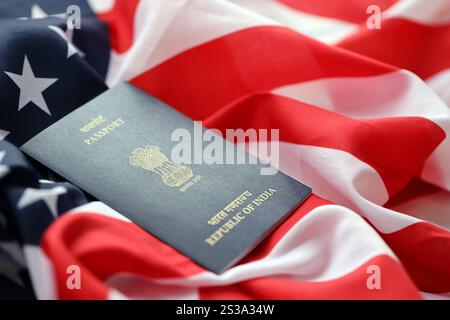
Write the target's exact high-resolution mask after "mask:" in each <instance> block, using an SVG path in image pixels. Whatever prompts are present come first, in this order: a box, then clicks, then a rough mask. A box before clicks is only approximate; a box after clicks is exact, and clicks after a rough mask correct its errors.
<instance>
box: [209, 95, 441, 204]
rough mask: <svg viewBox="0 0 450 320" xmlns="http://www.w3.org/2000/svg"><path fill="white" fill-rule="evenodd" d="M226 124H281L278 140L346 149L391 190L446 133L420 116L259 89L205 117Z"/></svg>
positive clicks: (215, 124)
mask: <svg viewBox="0 0 450 320" xmlns="http://www.w3.org/2000/svg"><path fill="white" fill-rule="evenodd" d="M204 124H205V125H206V126H207V127H210V128H218V129H220V130H222V132H223V133H225V130H226V129H227V128H242V129H249V128H254V129H280V140H281V141H285V142H291V143H296V144H302V145H314V146H319V147H326V148H333V149H339V150H343V151H346V152H348V153H350V154H352V155H354V156H355V157H357V158H358V159H360V160H361V161H363V162H365V163H367V164H368V165H370V166H371V167H372V168H374V169H375V170H376V171H377V172H378V173H379V174H380V176H381V177H382V179H383V181H384V183H385V185H386V188H387V190H388V192H389V194H390V195H393V194H394V193H396V192H398V191H399V190H400V189H401V188H402V187H404V186H405V185H406V184H407V183H408V181H409V180H410V179H411V178H412V177H413V176H414V175H415V174H418V173H419V172H420V171H421V168H422V165H423V163H424V161H425V160H426V159H427V158H428V157H429V155H430V154H431V153H432V152H433V150H434V149H435V148H436V147H437V146H438V145H439V143H440V142H441V141H442V140H443V139H444V138H445V133H444V131H443V130H442V129H441V128H440V127H439V126H438V125H436V124H435V123H434V122H432V121H430V120H428V119H425V118H420V117H397V118H381V119H370V120H356V119H351V118H347V117H345V116H341V115H338V114H336V113H333V112H330V111H328V110H325V109H321V108H318V107H315V106H311V105H308V104H306V103H302V102H299V101H297V100H293V99H290V98H286V97H281V96H277V95H274V94H258V95H254V96H251V97H248V98H245V99H243V100H241V101H239V102H237V103H235V104H232V105H229V106H228V107H226V108H223V109H222V110H221V111H220V112H218V113H216V114H215V115H214V116H212V117H210V118H209V119H208V120H207V121H205V123H204Z"/></svg>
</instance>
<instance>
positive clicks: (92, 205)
mask: <svg viewBox="0 0 450 320" xmlns="http://www.w3.org/2000/svg"><path fill="white" fill-rule="evenodd" d="M80 213H95V214H99V215H102V216H105V217H109V218H114V219H118V220H121V221H125V222H131V221H130V219H128V218H127V217H125V216H124V215H122V214H120V213H119V212H117V211H116V210H114V209H112V208H111V207H109V206H107V205H106V204H104V203H103V202H100V201H93V202H89V203H87V204H84V205H82V206H79V207H76V208H74V209H72V210H70V211H69V212H68V214H80Z"/></svg>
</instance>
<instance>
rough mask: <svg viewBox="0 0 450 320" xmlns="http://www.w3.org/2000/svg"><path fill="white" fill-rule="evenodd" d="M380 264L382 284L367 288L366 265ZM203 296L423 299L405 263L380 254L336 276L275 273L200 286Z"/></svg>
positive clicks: (210, 297)
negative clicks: (306, 278)
mask: <svg viewBox="0 0 450 320" xmlns="http://www.w3.org/2000/svg"><path fill="white" fill-rule="evenodd" d="M371 265H375V266H378V267H379V268H380V271H381V273H380V274H381V288H380V289H372V290H371V289H368V287H367V279H368V278H369V277H370V275H371V273H368V272H367V268H368V267H369V266H371ZM200 297H201V299H261V300H265V299H320V300H323V299H421V296H420V295H419V293H418V290H417V288H416V287H415V285H414V283H413V282H412V281H411V279H410V278H409V277H408V275H407V273H406V272H405V270H404V269H403V268H402V266H401V265H400V264H399V263H397V262H396V261H394V260H393V259H392V258H391V257H388V256H384V255H381V256H377V257H375V258H373V259H371V260H369V261H367V262H366V263H365V264H363V265H362V266H360V267H359V268H357V269H356V270H354V271H352V272H350V273H349V274H347V275H345V276H343V277H340V278H338V279H335V280H329V281H323V282H302V281H296V280H293V279H287V278H286V279H282V278H276V277H265V278H257V279H252V280H248V281H243V282H239V283H237V284H234V285H229V286H221V287H206V288H201V289H200Z"/></svg>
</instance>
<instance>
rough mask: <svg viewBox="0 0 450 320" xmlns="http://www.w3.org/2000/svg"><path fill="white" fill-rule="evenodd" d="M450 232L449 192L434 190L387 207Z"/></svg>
mask: <svg viewBox="0 0 450 320" xmlns="http://www.w3.org/2000/svg"><path fill="white" fill-rule="evenodd" d="M389 208H390V209H392V210H396V211H399V212H404V213H406V214H408V215H410V216H412V217H416V218H417V219H421V220H423V221H427V222H430V223H433V224H435V225H437V226H439V227H441V228H443V229H446V230H447V231H450V192H448V191H444V190H440V189H438V190H436V191H434V192H430V193H429V192H427V193H425V194H423V195H417V196H415V197H414V198H412V199H409V200H407V201H404V202H401V203H398V204H396V205H394V206H391V207H389Z"/></svg>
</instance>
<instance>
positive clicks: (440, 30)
mask: <svg viewBox="0 0 450 320" xmlns="http://www.w3.org/2000/svg"><path fill="white" fill-rule="evenodd" d="M339 46H340V47H342V48H345V49H348V50H351V51H354V52H357V53H360V54H362V55H365V56H367V57H371V58H374V59H377V60H379V61H383V62H385V63H389V64H392V65H394V66H397V67H399V68H402V69H407V70H411V71H412V72H414V73H416V74H417V75H419V76H420V77H421V78H423V79H426V78H428V77H430V76H432V75H434V74H436V73H438V72H439V71H442V70H445V69H447V68H450V25H444V26H425V25H420V24H418V23H415V22H412V21H408V20H402V19H388V20H385V21H383V22H382V26H381V29H380V30H368V29H367V28H365V27H362V28H361V29H360V31H359V32H357V33H356V34H355V35H353V36H351V37H349V38H347V39H345V40H344V41H342V42H341V43H340V44H339Z"/></svg>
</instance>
